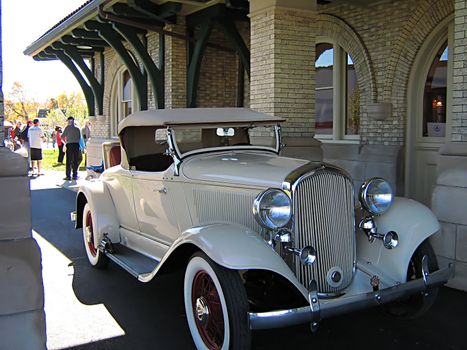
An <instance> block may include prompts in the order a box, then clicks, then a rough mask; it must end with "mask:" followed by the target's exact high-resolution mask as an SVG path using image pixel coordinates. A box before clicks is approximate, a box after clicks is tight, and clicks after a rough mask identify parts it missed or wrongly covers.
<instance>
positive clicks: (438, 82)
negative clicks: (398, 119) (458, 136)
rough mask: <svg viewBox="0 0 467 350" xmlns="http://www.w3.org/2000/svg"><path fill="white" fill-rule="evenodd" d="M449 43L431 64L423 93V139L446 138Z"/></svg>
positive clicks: (439, 51) (441, 49) (440, 50)
mask: <svg viewBox="0 0 467 350" xmlns="http://www.w3.org/2000/svg"><path fill="white" fill-rule="evenodd" d="M447 80H448V43H447V41H446V42H445V43H444V44H443V45H442V46H441V48H440V49H439V50H438V53H437V54H436V56H435V58H434V60H433V62H432V63H431V66H430V70H429V71H428V75H427V77H426V80H425V89H424V93H423V125H422V127H423V131H422V132H423V137H445V136H446V103H447V100H446V96H447Z"/></svg>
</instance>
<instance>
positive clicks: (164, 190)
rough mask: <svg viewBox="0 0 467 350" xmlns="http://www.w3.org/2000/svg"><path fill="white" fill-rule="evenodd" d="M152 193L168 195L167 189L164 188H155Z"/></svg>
mask: <svg viewBox="0 0 467 350" xmlns="http://www.w3.org/2000/svg"><path fill="white" fill-rule="evenodd" d="M152 191H153V192H159V193H163V194H166V193H167V188H165V187H162V188H154V189H153V190H152Z"/></svg>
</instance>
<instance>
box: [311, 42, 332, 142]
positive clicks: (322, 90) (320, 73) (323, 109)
mask: <svg viewBox="0 0 467 350" xmlns="http://www.w3.org/2000/svg"><path fill="white" fill-rule="evenodd" d="M333 66H334V49H333V46H332V44H329V43H322V44H318V45H316V61H315V69H316V92H315V94H316V96H315V98H316V102H315V111H316V118H315V133H316V134H321V135H330V134H332V127H333Z"/></svg>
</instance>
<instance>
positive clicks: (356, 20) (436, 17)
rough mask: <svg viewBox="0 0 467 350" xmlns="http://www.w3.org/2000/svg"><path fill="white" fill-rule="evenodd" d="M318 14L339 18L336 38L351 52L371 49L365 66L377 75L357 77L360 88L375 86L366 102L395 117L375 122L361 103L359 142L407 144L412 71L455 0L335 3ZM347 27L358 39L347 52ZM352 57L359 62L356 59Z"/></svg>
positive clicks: (336, 22) (320, 18)
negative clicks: (387, 107) (384, 105)
mask: <svg viewBox="0 0 467 350" xmlns="http://www.w3.org/2000/svg"><path fill="white" fill-rule="evenodd" d="M319 11H320V13H321V14H322V15H320V17H319V19H318V20H319V21H322V20H323V18H326V16H325V15H324V14H327V15H331V16H333V17H335V18H337V19H339V20H337V21H335V25H334V28H335V29H334V32H335V37H336V38H339V37H340V38H341V41H340V43H341V44H342V45H341V46H342V47H344V48H345V49H348V50H352V48H354V47H353V46H354V44H355V43H358V41H360V43H361V44H362V45H363V47H364V48H366V50H368V52H367V55H368V58H369V61H368V62H366V63H367V64H369V67H368V69H369V71H370V72H373V75H367V74H364V75H362V74H360V75H359V76H358V79H359V80H361V79H363V82H361V81H359V84H362V83H363V85H365V86H368V85H370V84H371V83H372V84H374V85H375V86H374V87H375V90H374V91H369V90H366V93H367V96H366V99H367V102H390V103H392V107H393V108H392V115H391V117H390V118H388V119H386V120H384V121H378V120H374V119H372V116H371V115H369V114H368V112H367V110H366V108H365V107H366V106H365V105H364V104H362V118H361V125H360V135H361V143H363V144H366V143H369V144H383V145H404V144H405V130H406V123H407V118H408V117H407V85H408V77H409V74H410V69H411V68H412V65H413V62H414V59H415V56H416V54H417V52H418V50H419V48H420V47H421V45H422V44H423V42H424V41H425V39H426V37H427V36H428V35H429V34H430V33H431V32H432V31H433V29H434V28H435V27H436V26H437V25H438V24H439V23H440V22H441V21H442V20H443V19H444V18H446V17H447V16H449V15H451V14H452V13H453V11H454V7H453V2H452V0H431V1H418V0H408V1H378V2H375V3H369V4H368V5H366V6H365V7H363V6H356V5H351V4H342V5H338V6H336V5H332V4H331V5H327V6H322V7H319ZM339 22H340V23H339ZM346 26H348V27H349V28H351V29H352V30H353V32H354V33H355V35H356V36H357V38H358V39H359V40H358V41H356V40H354V41H353V43H351V45H350V47H346V46H349V45H346V44H345V43H346V40H342V36H341V33H342V32H343V33H345V32H346V31H347V29H346V28H345V27H346ZM355 49H357V50H359V49H360V48H355ZM357 50H355V51H357ZM349 52H350V53H352V51H349ZM357 52H358V51H357ZM351 56H352V58H353V59H354V61H355V57H354V56H353V55H352V54H351ZM357 74H358V71H357ZM367 79H374V82H366V81H365V80H367ZM369 93H375V95H374V96H371V95H368V94H369Z"/></svg>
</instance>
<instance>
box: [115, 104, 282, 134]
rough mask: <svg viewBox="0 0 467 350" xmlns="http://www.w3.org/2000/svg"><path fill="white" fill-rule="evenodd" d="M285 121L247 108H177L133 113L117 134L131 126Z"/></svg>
mask: <svg viewBox="0 0 467 350" xmlns="http://www.w3.org/2000/svg"><path fill="white" fill-rule="evenodd" d="M284 121H285V119H283V118H279V117H274V116H270V115H268V114H265V113H260V112H255V111H253V110H251V109H249V108H178V109H155V110H148V111H140V112H136V113H133V114H131V115H129V116H128V117H126V118H125V119H123V120H122V121H121V122H120V124H119V125H118V133H119V134H120V133H121V131H122V130H123V129H125V128H127V127H131V126H154V125H160V126H176V125H200V124H224V123H229V124H245V123H248V124H249V123H281V122H284Z"/></svg>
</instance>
